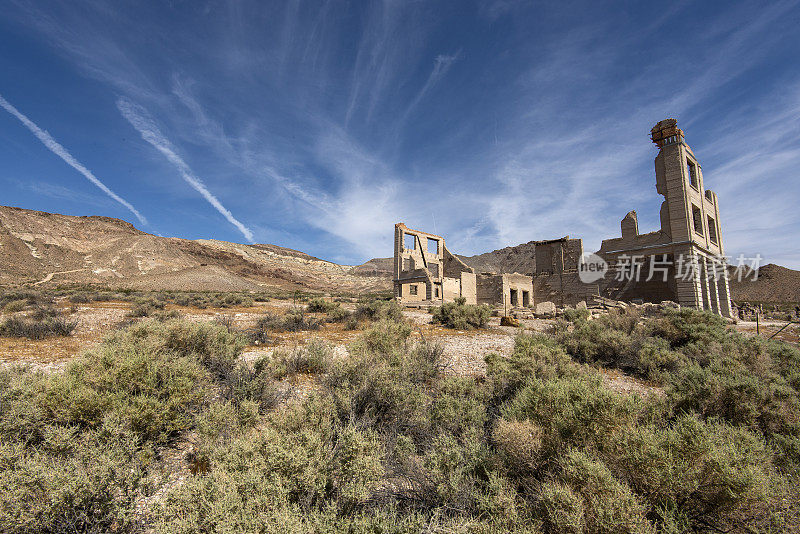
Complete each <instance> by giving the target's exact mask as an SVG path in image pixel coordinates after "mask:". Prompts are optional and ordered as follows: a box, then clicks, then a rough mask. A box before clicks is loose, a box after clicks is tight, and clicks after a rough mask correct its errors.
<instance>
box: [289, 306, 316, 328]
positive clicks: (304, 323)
mask: <svg viewBox="0 0 800 534" xmlns="http://www.w3.org/2000/svg"><path fill="white" fill-rule="evenodd" d="M319 327H320V321H318V320H317V319H314V318H313V317H309V316H308V315H306V314H305V312H304V311H303V310H302V309H301V308H293V309H291V310H289V311H288V312H286V314H285V315H284V316H283V320H282V322H281V323H280V325H279V328H280V329H281V330H283V331H286V332H300V331H302V330H319Z"/></svg>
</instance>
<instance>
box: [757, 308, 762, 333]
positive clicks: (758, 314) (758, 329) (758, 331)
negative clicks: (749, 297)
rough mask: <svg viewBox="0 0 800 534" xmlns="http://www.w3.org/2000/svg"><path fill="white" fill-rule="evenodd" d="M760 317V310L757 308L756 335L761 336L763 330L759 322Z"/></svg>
mask: <svg viewBox="0 0 800 534" xmlns="http://www.w3.org/2000/svg"><path fill="white" fill-rule="evenodd" d="M760 315H761V313H759V311H758V308H756V334H760V333H761V328H760V327H759V321H758V317H759V316H760Z"/></svg>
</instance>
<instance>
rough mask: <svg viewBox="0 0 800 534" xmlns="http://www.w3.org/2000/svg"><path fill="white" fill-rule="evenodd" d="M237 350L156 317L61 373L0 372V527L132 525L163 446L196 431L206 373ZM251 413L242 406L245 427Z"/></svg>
mask: <svg viewBox="0 0 800 534" xmlns="http://www.w3.org/2000/svg"><path fill="white" fill-rule="evenodd" d="M240 348H241V347H240V346H239V344H238V342H237V340H236V338H235V337H233V336H231V335H230V334H228V333H227V331H225V330H224V329H222V328H220V327H215V326H213V325H198V324H186V323H183V322H181V321H172V322H168V323H158V322H156V321H147V322H144V323H141V324H137V325H135V326H133V327H131V328H129V329H127V330H125V331H121V332H117V333H115V334H114V335H112V336H109V337H108V338H107V339H106V340H105V341H104V342H103V343H102V345H100V346H99V347H97V348H96V349H94V350H92V351H91V352H89V353H86V354H85V355H83V356H81V357H79V358H78V359H76V360H75V361H74V362H72V363H71V364H70V365H68V367H67V368H66V370H65V371H64V372H63V373H58V374H50V375H48V374H43V373H32V372H29V371H25V370H23V369H17V370H12V371H3V372H0V384H2V386H3V387H1V388H0V438H1V439H0V466H2V468H0V531H3V532H108V531H129V530H134V529H135V527H136V526H137V525H136V524H135V522H134V521H135V516H134V514H133V508H134V505H135V503H136V502H137V501H138V500H139V499H140V498H141V497H142V496H146V495H148V494H149V492H151V491H152V487H151V486H149V485H148V483H147V481H146V480H147V479H146V476H147V475H148V472H149V471H150V469H151V467H152V462H153V461H154V460H155V459H156V458H157V451H158V450H159V449H160V448H161V447H163V446H168V445H169V444H170V443H172V442H173V441H174V440H175V439H176V438H177V437H178V436H180V435H181V434H182V433H184V432H186V431H187V430H188V429H191V428H193V427H194V426H195V424H196V416H197V415H198V414H200V413H201V412H202V411H203V410H204V409H205V407H206V406H208V404H209V403H210V402H211V399H212V398H213V397H214V395H215V388H214V385H213V382H212V381H213V378H214V375H212V374H211V373H210V372H209V370H214V369H218V368H219V367H220V365H219V363H220V362H224V361H226V360H228V356H230V355H238V352H237V351H239V350H240ZM253 406H254V403H253V402H249V403H248V402H240V403H239V404H238V405H237V407H236V410H237V415H239V421H240V427H241V428H242V429H243V428H246V427H247V425H252V423H253V421H254V415H253ZM248 407H249V408H248ZM218 412H219V410H212V411H211V412H210V415H208V416H207V417H206V418H205V419H204V420H213V421H215V422H219V421H220V420H221V417H218V415H219V414H218ZM248 414H249V415H248ZM214 417H216V419H214ZM207 426H208V425H207ZM204 428H205V427H204Z"/></svg>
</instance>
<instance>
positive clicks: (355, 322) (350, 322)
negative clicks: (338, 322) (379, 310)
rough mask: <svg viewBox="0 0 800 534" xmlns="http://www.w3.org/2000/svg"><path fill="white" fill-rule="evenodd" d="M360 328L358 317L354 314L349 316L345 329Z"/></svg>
mask: <svg viewBox="0 0 800 534" xmlns="http://www.w3.org/2000/svg"><path fill="white" fill-rule="evenodd" d="M357 328H358V319H356V318H355V317H353V316H352V315H351V316H350V317H348V318H347V320H346V321H345V322H344V329H345V330H356V329H357Z"/></svg>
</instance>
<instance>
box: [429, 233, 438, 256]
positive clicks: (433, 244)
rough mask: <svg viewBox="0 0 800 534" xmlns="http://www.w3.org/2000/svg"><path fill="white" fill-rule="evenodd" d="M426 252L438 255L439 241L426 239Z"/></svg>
mask: <svg viewBox="0 0 800 534" xmlns="http://www.w3.org/2000/svg"><path fill="white" fill-rule="evenodd" d="M428 252H430V253H431V254H436V255H437V256H438V255H439V240H438V239H431V238H430V237H429V238H428Z"/></svg>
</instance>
